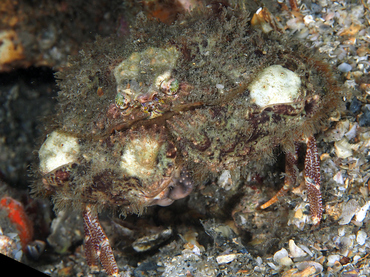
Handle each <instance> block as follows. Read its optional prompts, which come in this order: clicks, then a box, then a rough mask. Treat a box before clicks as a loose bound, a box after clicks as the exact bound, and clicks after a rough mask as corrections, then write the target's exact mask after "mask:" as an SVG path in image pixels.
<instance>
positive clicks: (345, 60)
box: [0, 0, 370, 276]
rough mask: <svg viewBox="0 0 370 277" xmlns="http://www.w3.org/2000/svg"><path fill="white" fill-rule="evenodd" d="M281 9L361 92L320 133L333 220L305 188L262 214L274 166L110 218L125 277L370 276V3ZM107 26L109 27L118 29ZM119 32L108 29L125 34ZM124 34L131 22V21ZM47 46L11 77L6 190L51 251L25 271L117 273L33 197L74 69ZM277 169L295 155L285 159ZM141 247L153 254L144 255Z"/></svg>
mask: <svg viewBox="0 0 370 277" xmlns="http://www.w3.org/2000/svg"><path fill="white" fill-rule="evenodd" d="M62 2H63V1H61V3H62ZM143 2H144V3H147V2H154V3H155V2H158V1H143ZM281 2H283V3H284V4H286V5H287V7H288V9H286V10H285V9H284V8H283V7H282V5H279V4H278V3H277V2H276V1H264V3H265V4H266V6H267V7H268V8H269V10H270V12H271V13H272V15H274V16H276V18H277V20H278V21H279V24H281V27H282V28H283V29H284V30H285V32H286V33H287V34H288V35H291V36H294V37H295V38H299V39H300V40H302V43H303V44H306V45H307V46H308V47H317V51H319V52H321V53H326V54H327V55H328V62H329V63H331V64H332V65H333V66H334V67H336V68H338V70H339V72H340V78H341V79H340V82H342V83H343V86H345V87H347V88H348V89H349V90H351V91H352V92H353V96H350V97H348V99H344V101H346V102H347V103H346V106H347V110H346V111H344V112H342V113H339V112H338V114H336V115H333V117H332V118H331V121H332V123H331V127H330V128H328V129H327V130H325V131H324V132H322V133H319V134H317V135H316V138H317V141H318V150H319V155H320V159H321V178H322V194H323V202H324V217H323V220H322V223H321V224H320V225H319V226H317V227H314V226H313V225H312V223H311V221H310V216H309V209H308V203H307V197H306V194H305V189H304V187H303V186H302V187H299V188H297V189H295V190H293V192H290V193H288V195H287V196H286V197H285V198H284V199H283V200H282V201H280V202H279V203H277V204H275V205H274V206H272V207H271V208H269V209H267V210H265V211H260V210H256V207H257V205H258V204H261V203H263V201H264V200H267V199H269V197H271V196H272V195H273V194H274V192H276V191H277V190H278V189H279V187H281V185H282V182H283V181H282V179H281V175H280V171H281V169H282V168H283V166H281V165H277V166H276V167H275V166H271V167H270V168H268V170H269V173H266V174H265V178H264V179H263V181H262V184H261V182H260V181H259V180H256V179H255V178H252V175H253V174H252V173H250V174H249V175H250V178H248V177H247V178H246V180H245V184H244V185H243V186H239V185H240V184H233V183H228V184H225V183H224V184H223V185H221V186H220V185H217V184H216V182H214V183H209V184H202V185H199V186H198V187H197V188H196V191H195V192H194V193H192V194H191V195H190V196H189V197H188V198H186V199H183V200H180V201H177V202H176V203H175V204H173V205H171V206H169V207H166V208H163V207H152V208H150V209H148V211H147V213H146V214H145V215H144V216H142V217H140V218H138V217H137V216H128V218H127V219H126V220H123V219H120V218H116V217H114V216H112V215H111V214H104V213H103V214H101V215H100V218H101V222H102V225H103V227H104V229H105V231H106V233H107V235H108V237H109V239H110V241H111V244H112V246H113V249H114V254H115V257H116V259H117V263H118V266H119V269H120V272H121V275H122V276H369V275H370V265H369V262H370V256H369V254H370V240H369V239H368V237H369V236H370V225H369V220H370V213H369V212H367V211H368V208H369V206H370V197H369V182H370V180H369V178H370V171H369V168H370V166H369V158H370V156H369V154H370V152H369V145H370V128H369V126H370V105H369V104H370V99H369V94H370V76H369V73H368V71H369V70H370V63H369V55H370V26H369V25H370V10H369V8H368V7H369V6H370V1H344V0H343V1H330V0H321V1H316V2H314V3H313V2H311V1H301V2H299V11H296V12H292V10H291V9H290V8H289V3H285V2H284V1H281ZM254 4H255V6H256V7H258V5H259V3H254ZM61 6H63V5H61ZM139 9H140V5H134V4H132V3H131V2H127V3H125V5H124V8H122V10H124V11H125V16H126V17H127V18H130V16H129V15H130V14H131V15H132V14H135V13H137V11H138V10H139ZM1 12H2V13H3V14H4V13H6V12H7V11H6V10H4V9H2V10H1ZM109 12H111V11H109V8H108V11H107V12H106V13H109ZM110 16H111V14H110ZM107 18H109V16H108V15H107V16H106V17H104V20H105V21H104V22H109V20H108V19H107ZM131 18H132V17H131ZM100 20H103V19H100ZM127 21H129V20H127ZM81 22H83V20H81ZM114 22H116V21H114ZM111 24H112V26H107V25H109V24H108V23H105V25H104V26H105V27H106V28H105V29H104V28H103V31H102V27H101V25H100V26H98V27H97V30H100V31H102V32H108V31H107V30H109V29H110V28H112V29H114V28H117V26H116V25H115V23H111ZM127 25H129V24H128V23H127ZM119 26H120V27H122V26H126V25H125V23H122V20H121V24H120V25H119ZM77 27H78V26H77ZM122 28H123V27H122ZM21 31H22V30H21V29H17V32H21ZM97 32H98V31H97ZM48 35H49V36H51V35H50V34H49V33H48ZM88 38H89V36H86V39H88ZM43 39H44V41H43V43H45V44H47V42H49V41H48V39H45V38H44V37H43ZM89 39H91V36H90V38H89ZM73 41H74V43H75V44H77V45H79V43H80V42H78V41H77V40H73ZM74 46H75V45H74ZM60 47H66V46H65V45H63V44H62V45H61V46H60ZM71 48H73V46H71ZM39 49H46V50H45V53H46V52H47V53H46V54H45V55H44V56H37V58H36V59H35V60H34V61H33V62H30V64H35V65H37V67H32V66H31V67H28V68H27V69H22V68H18V67H17V66H16V65H15V66H14V69H13V70H9V69H7V72H5V71H4V72H2V73H1V74H0V104H1V105H0V173H1V175H0V178H1V179H2V182H1V185H2V187H1V188H0V192H1V194H2V195H10V196H12V197H14V198H16V199H18V200H20V201H22V203H23V204H24V205H25V207H26V211H27V213H28V215H29V217H30V218H31V219H32V222H33V223H34V224H35V232H34V239H35V240H36V239H37V240H40V241H43V242H45V243H46V246H45V250H44V251H43V252H42V253H41V254H40V256H39V257H36V256H37V255H36V256H35V257H34V258H30V257H29V255H26V254H23V256H22V258H21V261H22V262H23V263H25V264H27V265H30V266H32V267H33V268H36V269H37V270H40V271H41V272H44V273H46V274H49V275H51V276H105V273H104V272H91V271H90V269H89V268H88V266H87V265H86V261H85V258H84V251H83V228H82V220H81V216H80V215H79V214H78V213H73V212H72V213H70V212H66V213H63V212H62V213H59V214H57V215H55V214H54V213H53V211H52V204H51V203H50V201H49V200H47V199H46V200H37V201H35V200H32V199H30V198H29V196H28V195H27V188H28V185H29V184H30V182H31V180H32V178H30V177H29V173H28V172H29V171H30V170H29V168H30V163H31V162H32V161H33V160H34V159H35V153H34V151H35V150H36V149H37V146H39V145H40V144H41V142H42V138H41V136H42V134H43V131H42V130H43V129H42V126H41V123H40V122H41V118H42V117H43V116H45V115H48V114H50V113H52V112H53V107H54V105H55V103H56V101H55V99H54V98H53V97H55V96H56V94H57V88H56V85H55V80H54V77H53V72H54V71H53V70H55V68H58V67H59V66H60V65H63V63H65V57H66V54H65V53H68V51H69V50H68V49H67V50H66V48H63V49H62V50H60V51H59V52H58V53H59V54H60V55H56V54H55V52H56V50H55V49H54V50H50V49H53V48H52V47H50V46H45V45H43V46H42V47H39ZM39 49H38V50H39ZM49 50H50V51H49ZM64 50H65V51H64ZM48 51H49V52H48ZM53 51H54V52H53ZM70 52H73V51H70ZM53 53H54V55H55V56H53V55H52V54H53ZM45 57H46V58H45ZM55 57H56V58H57V61H56V58H55ZM53 58H55V59H54V60H53ZM42 64H44V66H40V65H42ZM22 66H23V65H22ZM52 66H55V67H54V69H53V68H51V67H52ZM277 162H283V159H282V158H281V157H280V158H279V157H278V158H277ZM247 175H248V174H247ZM221 181H222V180H221ZM221 181H220V180H219V182H218V183H219V184H220V183H222V182H221ZM233 185H234V186H237V185H238V188H239V190H240V193H239V195H241V196H239V197H234V198H232V199H225V195H227V194H228V193H227V191H229V190H230V187H233ZM231 190H232V188H231ZM218 203H220V204H218ZM218 209H220V210H218ZM205 211H207V212H205ZM202 212H204V213H202ZM0 217H1V218H0V224H1V225H0V227H1V228H2V229H3V230H2V231H3V234H4V235H7V232H8V233H11V232H16V230H15V231H14V228H13V229H12V228H11V227H9V226H8V224H9V222H7V218H6V213H4V212H1V213H0ZM140 241H145V242H146V243H148V244H150V245H151V246H153V249H152V250H149V251H146V252H137V251H135V250H134V247H136V248H140V247H141V246H140V244H139V242H140ZM18 247H19V243H18ZM18 258H19V256H18Z"/></svg>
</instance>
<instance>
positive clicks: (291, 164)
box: [260, 143, 298, 209]
mask: <svg viewBox="0 0 370 277" xmlns="http://www.w3.org/2000/svg"><path fill="white" fill-rule="evenodd" d="M294 146H295V149H294V152H287V153H286V155H285V174H286V175H285V178H284V186H283V187H282V188H281V189H280V190H279V191H278V192H277V193H276V194H275V195H274V196H273V197H272V198H271V199H270V200H269V201H267V202H266V203H265V204H263V205H262V206H261V207H260V208H261V209H266V208H268V207H270V206H271V205H272V204H275V203H276V202H278V201H279V200H280V198H281V197H283V196H284V195H285V194H286V193H287V192H288V191H289V190H290V189H291V188H292V187H293V186H294V185H295V184H296V182H297V176H298V168H297V163H298V144H296V143H295V144H294Z"/></svg>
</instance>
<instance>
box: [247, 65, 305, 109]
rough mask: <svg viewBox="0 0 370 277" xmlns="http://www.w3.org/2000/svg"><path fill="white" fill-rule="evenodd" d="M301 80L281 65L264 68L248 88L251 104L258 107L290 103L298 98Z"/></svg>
mask: <svg viewBox="0 0 370 277" xmlns="http://www.w3.org/2000/svg"><path fill="white" fill-rule="evenodd" d="M300 87H301V79H300V78H299V76H298V75H297V74H296V73H294V72H293V71H291V70H289V69H286V68H284V67H282V66H281V65H271V66H269V67H267V68H265V69H264V70H263V71H262V72H261V73H260V74H259V75H258V76H257V78H256V79H255V80H254V81H253V82H252V83H251V84H250V85H249V86H248V89H249V90H250V98H251V100H252V102H254V103H255V104H257V105H258V106H260V107H266V106H269V105H274V104H283V103H290V102H293V101H294V100H296V99H297V98H298V97H299V96H300Z"/></svg>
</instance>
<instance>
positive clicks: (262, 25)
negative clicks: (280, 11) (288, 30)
mask: <svg viewBox="0 0 370 277" xmlns="http://www.w3.org/2000/svg"><path fill="white" fill-rule="evenodd" d="M251 24H252V26H253V27H255V28H258V29H260V30H262V32H264V33H266V34H267V33H269V32H271V31H272V30H275V31H278V32H280V33H284V28H283V26H282V25H281V24H280V23H279V22H278V21H277V20H276V18H275V17H274V16H273V15H272V14H271V13H270V12H269V10H268V9H267V8H259V9H258V10H257V11H256V13H255V14H254V15H253V17H252V20H251Z"/></svg>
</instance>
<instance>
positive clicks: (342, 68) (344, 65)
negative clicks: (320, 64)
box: [338, 63, 352, 72]
mask: <svg viewBox="0 0 370 277" xmlns="http://www.w3.org/2000/svg"><path fill="white" fill-rule="evenodd" d="M338 70H339V71H340V72H349V71H351V70H352V66H350V65H349V64H348V63H341V64H340V65H338Z"/></svg>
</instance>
